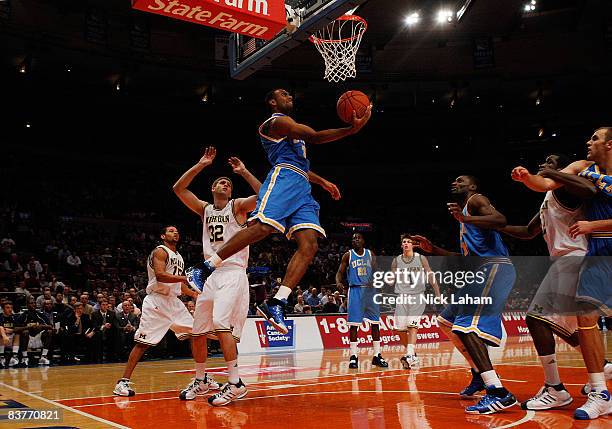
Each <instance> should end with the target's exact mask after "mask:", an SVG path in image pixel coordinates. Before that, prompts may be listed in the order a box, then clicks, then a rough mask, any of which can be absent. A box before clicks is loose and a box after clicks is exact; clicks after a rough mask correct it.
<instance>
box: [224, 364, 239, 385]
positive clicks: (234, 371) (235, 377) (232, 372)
mask: <svg viewBox="0 0 612 429" xmlns="http://www.w3.org/2000/svg"><path fill="white" fill-rule="evenodd" d="M225 364H226V365H227V381H229V382H230V383H232V384H237V383H238V381H240V374H239V372H238V360H237V359H234V360H232V361H229V362H225Z"/></svg>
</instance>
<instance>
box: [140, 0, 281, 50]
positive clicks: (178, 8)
mask: <svg viewBox="0 0 612 429" xmlns="http://www.w3.org/2000/svg"><path fill="white" fill-rule="evenodd" d="M132 7H133V8H134V9H138V10H142V11H144V12H150V13H156V14H159V15H164V16H167V17H169V18H174V19H182V20H184V21H189V22H193V23H195V24H199V25H206V26H209V27H214V28H218V29H220V30H225V31H231V32H233V33H240V34H244V35H245V36H251V37H257V38H259V39H266V40H270V39H272V38H273V37H274V36H275V35H276V34H277V33H278V32H279V31H280V30H282V29H283V28H284V27H285V26H286V25H287V19H286V15H285V2H284V0H132Z"/></svg>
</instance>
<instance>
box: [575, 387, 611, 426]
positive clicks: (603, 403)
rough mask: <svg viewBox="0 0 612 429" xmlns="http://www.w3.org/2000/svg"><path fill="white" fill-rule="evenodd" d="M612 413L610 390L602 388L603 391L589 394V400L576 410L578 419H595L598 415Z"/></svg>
mask: <svg viewBox="0 0 612 429" xmlns="http://www.w3.org/2000/svg"><path fill="white" fill-rule="evenodd" d="M608 414H612V400H611V399H610V392H608V391H607V390H602V391H601V392H595V391H593V392H591V393H589V396H587V401H586V402H585V403H584V405H583V406H582V407H580V408H577V409H576V411H575V412H574V418H575V419H576V420H593V419H596V418H597V417H601V416H607V415H608Z"/></svg>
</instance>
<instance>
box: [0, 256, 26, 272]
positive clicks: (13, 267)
mask: <svg viewBox="0 0 612 429" xmlns="http://www.w3.org/2000/svg"><path fill="white" fill-rule="evenodd" d="M4 269H5V270H6V271H10V272H13V273H22V272H23V267H22V266H21V264H20V263H19V256H17V253H11V256H9V258H8V259H7V260H6V261H4Z"/></svg>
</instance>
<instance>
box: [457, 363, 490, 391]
mask: <svg viewBox="0 0 612 429" xmlns="http://www.w3.org/2000/svg"><path fill="white" fill-rule="evenodd" d="M471 371H472V381H471V382H470V384H468V385H467V386H466V387H464V388H463V390H462V391H461V392H459V396H461V397H462V398H472V397H473V396H474V395H475V394H476V393H478V392H482V391H483V390H485V389H486V388H487V386H485V384H484V381H482V377H481V376H480V374H479V373H477V372H476V371H474V369H472V370H471Z"/></svg>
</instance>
